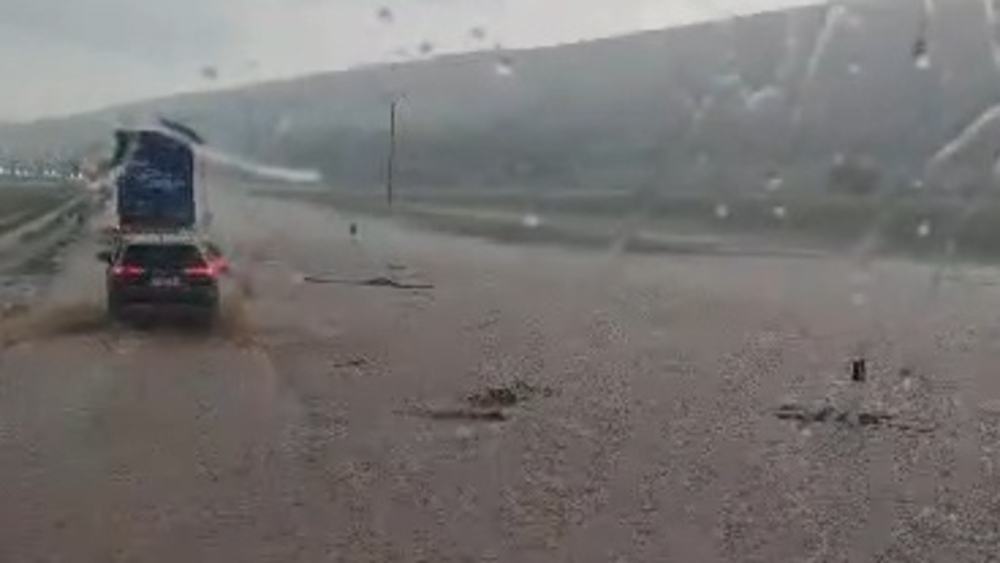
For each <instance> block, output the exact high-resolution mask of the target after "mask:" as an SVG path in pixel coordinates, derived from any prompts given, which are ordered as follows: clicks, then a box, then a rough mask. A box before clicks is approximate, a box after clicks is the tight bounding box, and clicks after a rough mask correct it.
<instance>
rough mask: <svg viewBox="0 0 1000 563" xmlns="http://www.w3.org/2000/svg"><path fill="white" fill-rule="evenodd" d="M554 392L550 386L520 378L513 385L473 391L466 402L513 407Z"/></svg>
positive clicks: (473, 404) (475, 404) (481, 405)
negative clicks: (538, 384)
mask: <svg viewBox="0 0 1000 563" xmlns="http://www.w3.org/2000/svg"><path fill="white" fill-rule="evenodd" d="M554 394H555V392H554V391H553V390H552V389H551V388H550V387H540V386H537V385H533V384H531V383H528V382H526V381H524V380H521V379H518V380H515V381H514V382H513V383H512V384H511V385H504V386H501V387H489V388H487V389H485V390H484V391H482V392H480V393H473V394H472V395H469V396H468V397H466V402H468V403H469V404H470V405H472V406H475V407H479V408H490V407H512V406H514V405H516V404H518V403H522V402H524V401H527V400H530V399H532V398H534V397H537V396H539V395H541V396H543V397H551V396H552V395H554Z"/></svg>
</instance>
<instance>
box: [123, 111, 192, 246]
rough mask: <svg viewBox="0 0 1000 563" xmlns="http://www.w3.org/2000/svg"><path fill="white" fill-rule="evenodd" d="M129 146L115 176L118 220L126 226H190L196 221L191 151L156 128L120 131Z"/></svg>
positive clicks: (124, 142) (124, 141) (182, 143)
mask: <svg viewBox="0 0 1000 563" xmlns="http://www.w3.org/2000/svg"><path fill="white" fill-rule="evenodd" d="M118 143H119V152H122V151H124V149H123V148H122V147H123V146H124V145H126V144H127V145H129V150H128V151H127V152H128V157H127V158H126V159H125V162H124V168H123V170H122V172H121V175H120V176H119V177H118V181H117V189H118V194H117V195H118V222H119V223H120V224H121V225H123V226H125V225H127V226H148V227H161V228H163V227H165V228H185V227H191V226H193V225H194V223H195V217H196V213H195V193H194V190H195V186H194V182H195V169H194V166H195V161H194V152H193V151H192V150H191V148H190V147H189V146H188V145H186V144H185V143H184V142H182V141H179V140H177V139H174V138H172V137H171V136H169V135H166V134H164V133H162V132H160V131H156V130H140V131H119V132H118Z"/></svg>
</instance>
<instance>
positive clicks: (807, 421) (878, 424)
mask: <svg viewBox="0 0 1000 563" xmlns="http://www.w3.org/2000/svg"><path fill="white" fill-rule="evenodd" d="M774 416H775V417H776V418H778V419H779V420H786V421H791V422H797V423H799V424H800V425H801V426H800V430H801V431H802V432H803V433H805V432H806V431H807V430H808V427H809V426H812V425H815V424H834V425H838V426H846V427H849V428H893V429H895V430H902V431H907V432H920V433H929V432H933V431H934V430H935V429H934V428H933V427H928V426H919V425H915V424H910V423H905V422H898V421H897V420H896V417H895V415H892V414H890V413H886V412H877V411H858V412H851V411H846V410H839V409H836V408H834V407H833V406H831V405H827V404H824V405H821V406H818V407H812V408H810V407H804V406H802V405H795V404H786V405H781V406H779V407H778V408H777V409H776V410H775V411H774Z"/></svg>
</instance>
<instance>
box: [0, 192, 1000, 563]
mask: <svg viewBox="0 0 1000 563" xmlns="http://www.w3.org/2000/svg"><path fill="white" fill-rule="evenodd" d="M230 189H231V188H230ZM215 204H216V205H217V206H218V208H217V209H216V222H217V223H216V227H217V229H218V234H219V237H220V240H221V242H222V244H223V246H225V247H226V248H228V249H229V251H230V253H231V256H232V259H233V261H234V267H235V272H234V276H233V278H232V279H231V280H230V281H229V282H228V285H230V286H231V287H229V288H228V291H227V299H226V305H225V311H224V316H223V320H222V321H221V323H220V326H219V327H218V328H217V329H216V330H214V331H212V332H211V333H209V334H205V333H199V332H197V331H191V330H186V329H184V328H183V327H177V326H172V325H170V324H166V325H158V326H153V327H146V328H122V327H113V326H110V325H108V324H107V322H106V321H105V320H104V318H103V309H102V307H103V303H102V299H101V298H102V292H101V289H102V286H101V281H102V280H101V275H102V274H101V267H100V264H98V263H97V262H96V261H95V260H94V259H93V256H92V255H93V252H94V246H93V243H83V244H81V245H79V246H78V247H77V248H75V249H74V250H73V252H72V254H71V255H70V256H68V257H67V259H66V261H65V268H64V271H63V272H62V273H61V274H60V275H59V277H58V278H57V279H56V280H55V282H54V284H53V285H52V287H51V288H50V290H49V292H48V293H47V294H45V296H44V299H41V301H39V303H38V304H37V305H36V306H35V308H34V309H33V310H32V311H30V312H29V313H27V314H26V315H25V316H23V317H20V318H16V319H11V320H8V321H6V322H5V323H4V324H3V325H2V326H0V335H2V336H3V337H4V339H5V342H6V343H7V347H6V348H5V349H4V350H3V352H2V355H0V561H12V562H19V561H86V562H89V561H94V562H98V561H100V562H106V561H137V562H146V561H150V562H159V561H163V562H168V561H169V562H175V561H206V562H207V561H213V562H219V561H233V562H241V563H246V562H254V561H261V562H264V561H267V562H272V561H308V562H317V561H435V562H438V561H442V562H443V561H463V562H464V561H510V562H532V561H538V562H551V561H595V562H598V561H600V562H605V561H684V562H693V561H699V562H700V561H705V562H710V561H761V562H775V561H986V560H989V559H990V558H991V557H993V556H995V555H996V554H997V553H1000V530H998V529H997V526H998V523H1000V518H998V517H997V515H998V512H997V511H998V510H1000V504H998V499H1000V497H998V493H1000V480H998V479H997V476H996V475H995V473H994V470H995V466H996V463H997V461H998V460H1000V451H998V450H997V445H998V440H1000V371H998V369H997V366H998V365H1000V364H998V362H997V360H998V359H1000V339H998V337H1000V323H998V311H1000V308H998V305H1000V286H997V285H994V282H996V283H1000V276H997V275H996V274H995V272H992V271H990V270H988V269H976V270H973V269H968V268H966V269H962V270H959V271H957V272H951V273H946V275H944V276H937V277H935V276H934V275H933V274H934V269H933V267H931V266H927V265H912V264H906V263H891V262H877V263H874V264H871V265H869V266H866V267H862V266H861V265H859V264H856V263H853V262H852V261H851V260H849V259H847V258H844V259H842V260H841V259H828V258H825V259H766V258H732V257H730V258H720V257H695V256H683V257H680V256H669V255H661V256H642V257H638V256H622V255H618V254H615V253H612V252H606V253H601V252H582V251H580V252H570V251H563V250H559V249H555V248H538V247H534V248H530V249H529V248H518V247H514V246H499V245H491V244H487V243H483V242H479V241H476V240H472V239H459V238H448V237H446V236H442V235H435V234H430V233H423V232H405V231H402V230H399V229H397V228H395V227H392V226H390V225H388V224H386V223H379V222H373V221H361V223H360V232H359V233H358V236H357V237H356V238H355V239H352V237H351V236H350V234H349V228H348V219H345V218H342V217H338V216H337V215H336V214H335V213H334V212H332V211H330V210H327V209H321V208H316V207H309V206H306V205H304V204H300V203H293V202H281V201H274V200H264V199H252V198H247V197H243V196H240V195H238V194H235V193H233V194H230V195H225V196H222V197H219V199H218V200H217V201H216V203H215ZM372 278H376V280H375V283H374V284H373V285H369V286H365V285H362V284H355V283H349V282H359V281H364V280H371V279H372ZM386 278H391V279H394V280H396V281H399V282H400V284H401V285H402V286H403V287H393V286H387V285H386V284H385V283H384V282H385V280H386ZM935 280H937V281H935ZM414 286H415V287H414ZM428 286H430V287H428ZM856 358H864V359H865V360H866V365H865V368H866V373H865V375H866V381H864V382H852V381H851V380H850V377H849V370H848V367H849V363H850V361H851V360H852V359H856ZM782 405H784V406H785V411H786V415H787V414H788V413H792V414H791V415H789V416H786V418H790V420H783V419H781V418H779V417H778V416H776V414H775V410H776V409H778V408H779V407H780V406H782ZM824 405H825V406H826V407H825V408H824ZM883 415H884V416H883ZM890 417H891V418H890Z"/></svg>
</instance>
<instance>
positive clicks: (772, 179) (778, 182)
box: [764, 173, 785, 192]
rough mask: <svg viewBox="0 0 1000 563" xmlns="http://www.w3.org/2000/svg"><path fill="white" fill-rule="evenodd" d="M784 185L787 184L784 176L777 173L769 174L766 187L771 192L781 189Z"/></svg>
mask: <svg viewBox="0 0 1000 563" xmlns="http://www.w3.org/2000/svg"><path fill="white" fill-rule="evenodd" d="M784 185H785V180H784V178H782V177H781V176H779V175H777V174H774V173H772V174H769V175H768V177H767V183H766V184H764V189H765V190H767V191H769V192H777V191H780V190H781V188H782V187H784Z"/></svg>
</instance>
